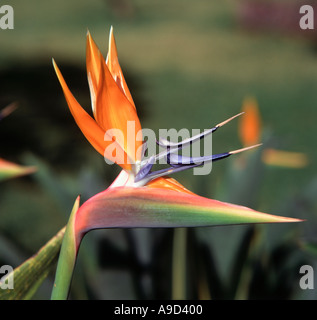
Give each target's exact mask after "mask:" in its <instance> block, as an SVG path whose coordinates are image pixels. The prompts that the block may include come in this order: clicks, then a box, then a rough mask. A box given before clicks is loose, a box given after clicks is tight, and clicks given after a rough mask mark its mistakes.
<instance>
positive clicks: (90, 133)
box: [53, 60, 131, 170]
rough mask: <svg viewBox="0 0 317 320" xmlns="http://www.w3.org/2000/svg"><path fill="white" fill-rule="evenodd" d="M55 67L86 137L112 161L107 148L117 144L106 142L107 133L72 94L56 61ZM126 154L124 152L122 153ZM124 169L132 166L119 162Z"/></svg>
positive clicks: (71, 109)
mask: <svg viewBox="0 0 317 320" xmlns="http://www.w3.org/2000/svg"><path fill="white" fill-rule="evenodd" d="M53 65H54V68H55V71H56V74H57V77H58V80H59V82H60V84H61V86H62V89H63V92H64V95H65V98H66V101H67V104H68V107H69V109H70V111H71V113H72V115H73V117H74V119H75V121H76V123H77V125H78V127H79V128H80V130H81V131H82V133H83V134H84V136H85V137H86V138H87V140H88V141H89V142H90V144H91V145H92V146H93V147H94V148H95V149H96V150H97V151H98V152H99V153H100V154H101V155H102V156H104V157H106V158H108V159H112V155H111V154H107V150H108V149H107V147H109V146H110V145H111V144H112V143H116V142H114V141H113V139H111V138H110V139H108V140H109V141H105V134H106V133H105V131H104V130H103V129H102V128H101V127H100V126H99V125H98V124H97V123H96V121H95V120H94V119H93V118H92V117H91V116H90V115H89V114H88V113H87V112H86V111H85V110H84V109H83V108H82V107H81V106H80V104H79V103H78V102H77V100H76V99H75V97H74V96H73V95H72V93H71V92H70V90H69V88H68V86H67V84H66V82H65V80H64V78H63V76H62V74H61V72H60V70H59V68H58V67H57V65H56V63H55V61H54V60H53ZM116 148H119V149H120V148H121V146H120V145H117V144H116ZM122 154H124V151H123V152H122ZM117 163H118V164H119V165H121V167H122V168H123V169H127V170H130V169H131V165H130V164H126V163H124V161H123V160H122V161H120V159H119V161H118V162H117Z"/></svg>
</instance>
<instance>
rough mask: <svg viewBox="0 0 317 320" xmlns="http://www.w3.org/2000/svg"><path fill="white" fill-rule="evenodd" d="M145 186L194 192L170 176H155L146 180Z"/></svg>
mask: <svg viewBox="0 0 317 320" xmlns="http://www.w3.org/2000/svg"><path fill="white" fill-rule="evenodd" d="M146 186H147V187H149V188H158V189H168V190H174V191H178V192H184V193H188V194H194V193H193V192H191V191H190V190H188V189H186V188H185V187H184V186H183V185H182V184H180V183H179V182H178V181H177V180H175V179H173V178H170V177H160V178H156V179H154V180H152V181H150V182H148V183H147V185H146Z"/></svg>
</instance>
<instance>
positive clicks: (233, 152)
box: [229, 143, 263, 154]
mask: <svg viewBox="0 0 317 320" xmlns="http://www.w3.org/2000/svg"><path fill="white" fill-rule="evenodd" d="M262 145H263V143H258V144H255V145H253V146H249V147H245V148H241V149H237V150H233V151H230V152H229V154H237V153H240V152H243V151H247V150H250V149H254V148H257V147H260V146H262Z"/></svg>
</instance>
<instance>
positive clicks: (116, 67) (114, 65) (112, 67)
mask: <svg viewBox="0 0 317 320" xmlns="http://www.w3.org/2000/svg"><path fill="white" fill-rule="evenodd" d="M106 63H107V66H108V68H109V71H110V73H111V74H112V77H113V79H114V80H115V81H116V83H117V84H118V86H119V87H120V89H121V90H122V91H123V93H124V95H125V96H126V98H127V99H128V100H129V101H130V103H131V104H132V105H133V106H134V108H135V105H134V102H133V99H132V96H131V93H130V90H129V88H128V86H127V84H126V81H125V79H124V76H123V73H122V70H121V67H120V64H119V59H118V51H117V46H116V41H115V38H114V35H113V28H112V27H111V29H110V35H109V49H108V55H107V59H106Z"/></svg>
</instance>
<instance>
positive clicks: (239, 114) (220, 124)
mask: <svg viewBox="0 0 317 320" xmlns="http://www.w3.org/2000/svg"><path fill="white" fill-rule="evenodd" d="M242 114H244V111H243V112H240V113H238V114H236V115H234V116H233V117H231V118H229V119H227V120H225V121H222V122H220V123H218V124H217V125H216V127H218V128H220V127H222V126H224V125H225V124H227V123H228V122H230V121H231V120H233V119H235V118H237V117H239V116H241V115H242Z"/></svg>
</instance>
